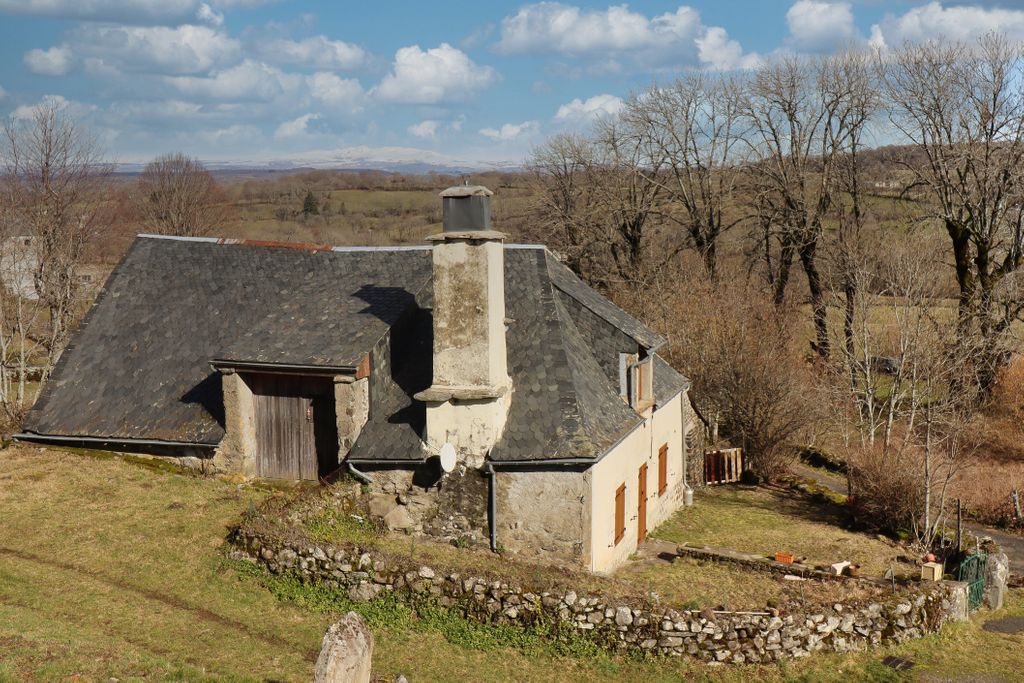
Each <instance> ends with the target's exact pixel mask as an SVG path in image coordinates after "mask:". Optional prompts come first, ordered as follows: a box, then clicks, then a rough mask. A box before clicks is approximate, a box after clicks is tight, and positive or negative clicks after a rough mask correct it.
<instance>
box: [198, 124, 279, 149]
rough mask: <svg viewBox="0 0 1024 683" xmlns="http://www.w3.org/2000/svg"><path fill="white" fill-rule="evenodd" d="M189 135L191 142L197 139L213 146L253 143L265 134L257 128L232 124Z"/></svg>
mask: <svg viewBox="0 0 1024 683" xmlns="http://www.w3.org/2000/svg"><path fill="white" fill-rule="evenodd" d="M187 135H188V137H189V138H190V140H191V139H196V140H198V141H199V142H202V143H204V144H207V145H212V146H216V145H231V144H238V143H242V142H252V141H254V140H260V139H262V137H263V133H262V132H260V129H259V128H257V127H256V126H252V125H246V124H241V123H236V124H232V125H230V126H226V127H224V128H213V129H209V130H198V131H195V132H194V133H193V132H191V131H189V132H188V134H187Z"/></svg>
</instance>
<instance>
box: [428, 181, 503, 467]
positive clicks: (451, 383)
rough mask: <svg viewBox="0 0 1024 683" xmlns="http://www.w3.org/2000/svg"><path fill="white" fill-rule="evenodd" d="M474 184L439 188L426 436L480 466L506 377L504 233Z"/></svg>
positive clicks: (485, 193) (493, 434) (487, 196)
mask: <svg viewBox="0 0 1024 683" xmlns="http://www.w3.org/2000/svg"><path fill="white" fill-rule="evenodd" d="M492 194H493V193H492V192H491V191H490V190H488V189H487V188H486V187H481V186H456V187H451V188H448V189H447V190H445V191H444V192H442V193H441V197H442V202H443V207H444V231H443V232H442V233H441V234H439V235H434V236H433V237H430V238H428V239H429V240H430V241H431V242H433V248H432V250H431V252H432V256H433V285H434V310H433V319H434V355H433V363H434V381H433V384H432V386H431V387H430V388H429V389H426V390H424V391H421V392H420V393H419V394H417V396H416V397H417V398H419V399H420V400H422V401H424V402H425V403H426V404H427V430H426V442H427V446H428V449H429V450H431V451H437V450H438V449H440V448H441V447H442V446H443V445H444V444H445V443H451V444H452V445H453V446H454V447H455V450H456V453H457V454H458V457H459V459H460V460H461V461H462V462H464V463H466V464H467V465H470V466H473V467H480V466H482V465H483V461H484V457H485V456H486V455H487V453H488V451H489V450H490V449H491V447H492V446H493V445H494V443H495V442H496V441H497V440H498V438H499V437H500V436H501V432H502V430H503V429H504V426H505V417H506V415H507V413H508V404H509V400H510V390H511V380H509V377H508V360H507V355H506V351H505V254H504V246H503V242H504V240H505V235H503V234H502V233H500V232H495V231H493V230H491V203H490V202H491V195H492Z"/></svg>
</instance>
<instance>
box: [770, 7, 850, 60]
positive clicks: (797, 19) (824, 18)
mask: <svg viewBox="0 0 1024 683" xmlns="http://www.w3.org/2000/svg"><path fill="white" fill-rule="evenodd" d="M786 24H787V25H788V26H789V37H788V38H787V39H786V42H787V44H789V45H790V46H791V47H793V48H794V49H796V50H800V51H802V52H833V51H835V50H836V49H838V48H842V47H844V46H848V45H850V44H852V43H854V42H856V41H859V40H860V33H859V32H858V31H857V27H856V26H855V25H854V23H853V10H852V8H851V6H850V3H848V2H824V1H823V0H797V2H795V3H793V6H792V7H790V8H789V11H788V12H786Z"/></svg>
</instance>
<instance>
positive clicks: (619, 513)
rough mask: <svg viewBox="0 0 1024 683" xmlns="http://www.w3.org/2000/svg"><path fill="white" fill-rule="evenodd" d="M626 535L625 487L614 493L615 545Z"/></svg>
mask: <svg viewBox="0 0 1024 683" xmlns="http://www.w3.org/2000/svg"><path fill="white" fill-rule="evenodd" d="M625 535H626V485H625V484H623V485H622V486H620V487H619V488H618V489H617V490H616V491H615V545H618V544H619V541H621V540H622V537H623V536H625Z"/></svg>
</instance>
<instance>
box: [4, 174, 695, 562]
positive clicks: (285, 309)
mask: <svg viewBox="0 0 1024 683" xmlns="http://www.w3.org/2000/svg"><path fill="white" fill-rule="evenodd" d="M490 196H491V193H490V191H489V190H487V189H486V188H482V187H455V188H450V189H449V190H446V191H445V192H444V193H442V201H443V203H444V229H443V232H441V233H440V234H438V235H436V236H434V237H432V238H430V245H429V246H424V247H331V246H327V245H308V244H281V243H269V242H256V241H251V240H230V239H215V238H176V237H158V236H147V235H140V236H139V237H138V238H137V239H136V240H135V242H134V243H133V244H132V246H131V248H130V249H129V251H128V253H127V254H126V255H125V257H124V259H123V260H122V261H121V263H120V264H119V265H118V266H117V267H116V268H115V269H114V271H113V273H112V274H111V276H110V278H109V280H108V281H107V283H106V285H105V287H104V289H103V291H102V292H101V294H100V296H99V297H98V299H97V301H96V304H95V305H94V307H93V309H92V310H91V311H90V312H89V314H88V315H87V317H86V319H85V321H84V322H83V324H82V326H81V328H80V329H79V330H78V331H77V332H76V333H75V335H74V338H73V340H72V343H71V344H70V346H69V347H68V349H67V350H66V351H65V352H64V354H63V356H62V357H61V359H60V361H59V363H58V365H57V367H56V368H55V370H54V372H53V375H52V377H51V379H50V381H49V382H48V384H47V385H46V387H45V388H44V390H43V392H42V395H41V396H40V398H39V400H38V402H37V403H36V405H35V407H34V408H33V409H32V411H31V412H30V413H29V415H28V417H27V418H26V421H25V424H24V430H23V431H24V433H23V434H21V435H20V438H21V439H22V440H27V441H35V442H43V443H55V444H66V445H76V446H87V447H89V446H91V447H102V448H106V449H111V450H119V451H129V452H135V453H145V454H151V455H157V456H162V457H169V458H177V459H178V460H179V461H181V462H182V463H184V464H187V465H191V466H195V467H199V468H202V469H203V470H205V471H209V472H219V473H233V474H241V475H244V476H246V477H262V478H271V479H289V480H311V481H315V480H317V479H321V478H325V477H329V476H331V475H333V474H334V473H335V472H337V471H339V470H342V471H346V472H348V473H350V474H352V475H354V476H356V477H358V478H360V479H361V480H363V481H364V482H365V483H367V484H368V485H369V486H370V487H371V489H372V490H374V491H375V492H376V502H377V508H378V509H379V510H382V511H384V512H393V511H394V510H398V513H395V514H390V515H388V518H389V519H390V520H397V521H395V524H396V525H400V526H406V527H411V528H412V529H413V530H415V531H423V532H425V533H431V534H435V535H441V536H446V537H452V538H462V537H468V538H469V539H470V540H479V541H481V542H483V541H488V542H489V543H490V544H491V546H492V547H495V548H497V547H501V548H502V549H504V550H507V551H510V552H517V553H522V554H548V555H553V556H558V557H563V558H571V559H573V560H574V561H576V562H577V563H579V564H581V565H583V566H585V567H587V568H590V569H592V570H595V571H606V570H610V569H613V568H614V567H616V566H617V565H619V564H620V563H622V562H623V561H624V560H625V559H626V558H627V557H628V556H629V554H630V553H632V552H633V551H634V550H635V549H636V547H637V544H638V542H639V541H641V540H643V538H644V537H645V535H646V533H647V531H648V529H651V528H653V527H654V526H655V525H657V524H658V523H660V522H661V521H662V520H664V519H665V518H666V517H667V516H668V515H670V514H671V513H672V512H674V511H675V510H676V509H677V508H678V507H680V506H681V505H682V503H683V500H684V495H683V494H684V489H685V487H686V458H687V453H686V438H685V437H686V434H687V432H688V431H689V430H690V429H691V425H692V423H693V421H694V419H695V418H694V415H693V413H692V409H691V407H690V404H689V401H688V400H687V397H686V390H687V389H688V382H687V380H686V378H685V377H683V376H681V375H680V374H679V373H677V372H676V371H675V370H674V369H672V367H671V366H669V364H668V363H666V362H665V361H664V360H663V359H662V358H661V357H660V356H659V355H658V354H657V350H658V348H659V347H660V346H661V345H662V344H663V343H664V340H663V339H662V338H661V337H660V336H658V335H657V334H656V333H655V332H653V331H652V330H650V329H649V328H648V327H647V326H645V325H644V324H642V323H641V322H639V321H638V320H636V319H635V318H633V317H632V316H630V315H629V314H627V313H626V312H624V311H623V310H621V309H620V308H618V307H617V306H615V305H614V304H612V303H611V302H610V301H608V300H607V299H605V298H604V297H602V296H601V295H600V294H598V293H597V292H596V291H594V290H593V289H591V288H590V287H588V286H587V285H586V284H585V283H583V282H582V281H581V280H580V279H579V278H578V277H576V275H575V274H573V273H572V271H570V270H569V269H568V268H567V267H565V266H564V265H562V264H561V263H559V261H558V260H557V259H556V258H555V257H554V255H553V254H552V253H551V252H550V251H548V250H547V249H546V248H544V247H543V246H537V245H520V244H506V243H505V236H504V235H503V234H501V233H499V232H496V231H494V230H492V229H491V225H490ZM442 454H444V456H445V457H444V458H442V457H441V455H442ZM400 508H401V509H400Z"/></svg>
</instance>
